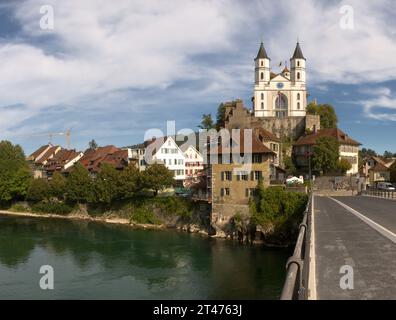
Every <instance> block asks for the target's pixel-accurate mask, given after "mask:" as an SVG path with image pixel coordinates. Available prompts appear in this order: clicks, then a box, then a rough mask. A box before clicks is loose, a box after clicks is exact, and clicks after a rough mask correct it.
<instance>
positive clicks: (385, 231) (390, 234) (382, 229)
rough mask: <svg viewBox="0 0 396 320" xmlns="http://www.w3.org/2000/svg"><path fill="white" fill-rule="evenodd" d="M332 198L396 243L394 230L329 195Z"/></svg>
mask: <svg viewBox="0 0 396 320" xmlns="http://www.w3.org/2000/svg"><path fill="white" fill-rule="evenodd" d="M329 198H330V199H331V200H333V201H335V202H337V203H338V204H339V205H340V206H342V207H344V208H345V209H347V210H348V211H349V212H351V213H352V214H354V215H355V216H356V217H358V218H359V219H360V220H362V221H363V222H365V223H367V224H368V225H369V226H370V227H371V228H373V229H374V230H376V231H378V232H379V233H380V234H382V235H383V236H384V237H386V238H388V239H389V240H391V241H392V242H393V243H396V234H394V233H393V232H392V231H390V230H388V229H386V228H385V227H383V226H381V225H380V224H378V223H377V222H375V221H373V220H371V219H369V218H367V217H366V216H365V215H363V214H361V213H360V212H359V211H356V210H355V209H353V208H351V207H349V206H347V205H346V204H345V203H342V202H341V201H338V200H336V199H334V198H332V197H329Z"/></svg>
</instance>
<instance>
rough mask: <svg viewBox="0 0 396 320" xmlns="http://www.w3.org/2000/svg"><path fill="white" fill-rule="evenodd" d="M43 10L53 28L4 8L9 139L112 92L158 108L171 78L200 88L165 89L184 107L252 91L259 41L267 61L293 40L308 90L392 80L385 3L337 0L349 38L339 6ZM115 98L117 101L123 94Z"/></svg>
mask: <svg viewBox="0 0 396 320" xmlns="http://www.w3.org/2000/svg"><path fill="white" fill-rule="evenodd" d="M45 3H46V4H50V5H53V6H54V10H55V30H54V31H53V32H51V31H43V30H41V29H40V28H39V20H40V14H39V8H40V6H41V5H42V4H43V3H42V1H39V0H26V1H24V2H23V3H21V4H18V5H15V17H16V19H17V21H19V22H20V24H21V25H22V26H23V33H22V34H21V35H20V37H18V39H15V41H12V42H4V41H3V42H1V41H0V70H1V74H2V76H1V77H0V106H5V105H13V104H22V105H24V106H26V109H24V110H18V109H16V110H13V111H10V110H8V111H1V118H0V128H1V129H0V132H3V133H4V132H6V133H9V132H8V131H9V129H10V128H11V127H15V125H17V124H18V123H22V121H25V120H26V119H29V118H30V117H33V116H36V115H38V114H40V113H42V112H44V110H46V108H48V107H56V106H57V105H63V106H64V105H67V106H72V107H74V108H83V107H82V105H89V101H90V100H91V101H98V100H100V96H101V95H102V94H103V95H107V94H109V93H110V92H112V91H117V92H124V90H125V92H127V91H128V89H134V90H141V95H140V96H139V97H138V98H136V97H134V98H136V101H134V102H130V103H131V104H133V105H134V107H135V108H138V107H139V106H142V105H147V104H148V103H147V101H153V100H154V102H153V103H157V104H159V103H161V101H160V99H159V98H157V97H156V96H157V93H156V92H158V96H162V95H163V94H164V92H165V91H166V90H168V88H170V87H171V86H172V85H173V84H175V83H177V82H181V83H186V82H190V81H191V82H199V83H201V85H200V86H199V88H198V89H195V86H186V87H185V88H183V91H182V92H177V93H175V90H176V91H177V89H173V90H171V89H169V94H170V96H169V97H170V98H174V99H180V101H185V102H186V103H188V101H191V99H195V102H197V100H200V101H201V100H205V99H206V100H207V99H209V98H210V99H213V98H214V99H218V101H221V100H222V99H223V97H224V98H225V99H227V100H228V99H231V98H235V97H237V96H238V95H239V94H240V93H241V92H245V91H246V90H252V81H253V60H252V58H253V57H254V55H255V53H256V50H257V49H258V48H257V47H258V42H259V40H260V38H261V37H264V40H265V43H266V48H267V51H268V53H269V55H270V56H271V58H272V63H273V64H274V65H276V64H277V63H278V62H279V61H281V60H285V59H288V58H289V57H290V56H291V55H292V53H293V50H294V45H295V40H296V38H297V37H299V38H300V41H301V44H302V49H303V52H304V54H305V56H306V57H307V66H308V81H309V83H308V84H309V85H312V84H315V85H318V86H323V83H326V82H329V81H333V82H336V83H354V84H359V83H371V82H381V81H386V80H390V79H395V74H396V67H395V64H394V57H395V56H396V41H395V37H396V34H395V33H394V31H393V30H395V25H396V21H395V20H394V19H393V16H394V15H395V13H396V12H395V11H396V8H395V6H394V4H393V0H382V1H375V2H373V1H361V0H360V1H359V0H350V1H348V3H347V4H349V5H351V6H352V7H353V8H354V13H355V29H354V30H342V29H341V28H340V27H339V21H340V18H341V15H340V13H339V9H340V7H341V6H342V5H343V4H346V2H344V1H333V2H330V3H327V2H319V1H315V0H305V1H299V3H298V4H297V3H295V2H294V1H291V0H290V1H286V0H283V1H279V2H274V1H255V2H245V1H240V2H231V3H230V2H223V1H206V0H202V1H199V0H197V1H182V0H172V1H170V0H157V1H154V0H144V1H143V0H140V1H139V0H117V1H108V0H84V1H81V0H69V1H61V0H47V1H45ZM199 55H206V56H208V58H207V59H205V58H200V59H198V58H197V57H198V56H199ZM213 57H216V59H213V61H211V59H212V58H213ZM223 58H224V59H223ZM323 88H325V86H323ZM145 90H149V92H150V96H147V95H146V91H145ZM156 90H158V91H156ZM119 96H120V97H119V100H118V104H123V103H125V96H127V97H129V95H128V94H122V93H120V94H119ZM91 97H94V99H92V98H91ZM216 97H218V98H216ZM385 98H386V96H385ZM385 98H384V100H382V101H380V102H381V103H382V104H383V105H385V107H386V106H388V105H391V104H392V97H388V99H390V100H389V101H388V100H386V99H385ZM81 101H83V102H86V103H85V104H81ZM114 103H115V104H117V101H115V102H114ZM368 109H370V110H373V109H374V106H373V107H369V108H368ZM83 111H84V110H81V112H83ZM108 112H109V113H111V112H112V110H109V111H108Z"/></svg>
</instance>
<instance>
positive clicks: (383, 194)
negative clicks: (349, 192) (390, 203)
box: [361, 189, 396, 200]
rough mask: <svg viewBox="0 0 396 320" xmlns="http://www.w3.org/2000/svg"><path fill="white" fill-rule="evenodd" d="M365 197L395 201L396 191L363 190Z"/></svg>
mask: <svg viewBox="0 0 396 320" xmlns="http://www.w3.org/2000/svg"><path fill="white" fill-rule="evenodd" d="M361 194H362V195H363V196H371V197H378V198H384V199H395V200H396V191H387V190H378V189H375V190H374V189H373V190H363V191H362V193H361Z"/></svg>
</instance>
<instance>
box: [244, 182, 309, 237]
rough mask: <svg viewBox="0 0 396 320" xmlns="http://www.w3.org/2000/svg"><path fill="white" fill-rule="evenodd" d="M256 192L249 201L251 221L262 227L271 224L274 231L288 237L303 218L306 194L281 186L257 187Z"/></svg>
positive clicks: (306, 199)
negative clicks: (289, 190)
mask: <svg viewBox="0 0 396 320" xmlns="http://www.w3.org/2000/svg"><path fill="white" fill-rule="evenodd" d="M257 193H258V195H257V197H256V198H255V199H254V200H253V201H251V202H250V212H251V215H252V222H253V223H254V224H256V225H260V226H263V227H268V226H273V227H274V230H275V233H277V234H280V235H281V236H283V237H284V238H288V239H290V238H291V237H292V236H293V235H294V233H295V231H296V230H297V226H298V224H299V223H300V222H301V220H302V218H303V214H304V210H305V207H306V205H307V201H308V197H307V195H306V194H304V193H297V192H288V191H285V190H284V189H283V188H281V187H270V188H267V189H263V188H259V189H258V192H257Z"/></svg>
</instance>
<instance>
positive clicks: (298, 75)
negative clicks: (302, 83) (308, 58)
mask: <svg viewBox="0 0 396 320" xmlns="http://www.w3.org/2000/svg"><path fill="white" fill-rule="evenodd" d="M297 79H298V80H300V72H297Z"/></svg>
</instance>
